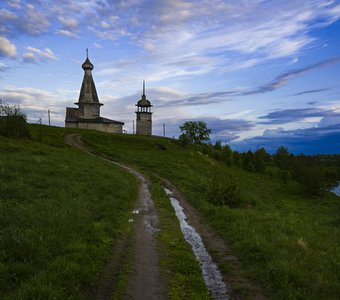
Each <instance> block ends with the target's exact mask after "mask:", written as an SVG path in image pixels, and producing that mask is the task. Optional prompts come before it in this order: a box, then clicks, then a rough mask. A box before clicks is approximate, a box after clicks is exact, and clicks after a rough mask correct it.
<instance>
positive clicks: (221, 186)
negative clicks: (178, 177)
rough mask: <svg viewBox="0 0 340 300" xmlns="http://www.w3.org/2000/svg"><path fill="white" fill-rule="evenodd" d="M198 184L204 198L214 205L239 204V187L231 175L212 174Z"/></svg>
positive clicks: (234, 205) (231, 205)
mask: <svg viewBox="0 0 340 300" xmlns="http://www.w3.org/2000/svg"><path fill="white" fill-rule="evenodd" d="M200 186H201V190H202V193H203V194H204V196H205V199H206V200H207V201H208V202H210V203H211V204H213V205H215V206H223V205H228V206H230V207H238V206H240V204H241V200H240V187H239V184H238V182H237V180H236V179H235V178H234V177H232V176H226V175H222V174H214V176H212V177H210V178H209V179H206V181H205V182H204V183H203V184H201V185H200Z"/></svg>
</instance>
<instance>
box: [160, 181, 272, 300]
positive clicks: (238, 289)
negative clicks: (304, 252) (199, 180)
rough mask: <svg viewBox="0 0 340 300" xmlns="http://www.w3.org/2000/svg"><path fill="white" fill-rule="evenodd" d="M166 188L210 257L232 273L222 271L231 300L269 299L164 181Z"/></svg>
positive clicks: (176, 191) (192, 209) (220, 240)
mask: <svg viewBox="0 0 340 300" xmlns="http://www.w3.org/2000/svg"><path fill="white" fill-rule="evenodd" d="M163 182H164V183H163V184H164V186H165V187H166V188H168V189H169V190H171V191H172V193H173V195H174V196H175V197H176V199H177V200H178V201H179V202H180V204H181V206H182V207H183V209H184V212H185V215H186V216H187V222H188V223H189V224H190V225H191V226H193V227H194V228H195V229H196V230H197V232H198V233H199V234H200V236H201V237H202V239H203V242H204V245H205V247H206V248H207V250H208V252H209V253H210V255H211V256H212V257H213V259H214V261H215V262H216V263H217V264H218V265H220V266H221V265H224V266H227V267H228V269H229V270H230V272H229V271H228V273H226V272H223V268H221V267H220V271H221V272H222V275H223V280H224V282H225V283H226V284H227V286H228V296H229V299H230V300H266V299H268V298H267V297H266V296H265V295H264V293H263V292H262V290H261V288H260V287H259V286H257V285H256V284H254V283H252V282H250V281H249V280H247V279H246V278H245V276H244V275H243V274H244V271H243V269H242V265H241V263H240V262H239V260H238V258H237V257H236V256H234V255H233V254H232V253H231V251H230V248H229V247H228V245H227V244H226V243H225V242H224V241H223V240H222V239H221V238H220V237H219V236H217V234H216V233H215V232H214V231H213V230H212V229H211V228H210V227H209V226H208V225H206V224H205V223H203V222H202V218H201V217H200V215H199V212H198V211H197V210H196V209H195V208H194V207H193V206H191V205H190V204H189V203H188V202H186V201H185V199H184V198H183V196H182V195H181V194H180V193H179V191H178V190H177V189H176V188H175V187H174V186H173V185H172V184H171V183H170V182H169V181H167V180H163Z"/></svg>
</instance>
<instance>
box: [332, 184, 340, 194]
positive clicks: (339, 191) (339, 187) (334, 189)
mask: <svg viewBox="0 0 340 300" xmlns="http://www.w3.org/2000/svg"><path fill="white" fill-rule="evenodd" d="M330 191H331V192H332V193H334V194H336V195H337V196H340V181H339V182H338V185H337V186H335V187H332V188H331V189H330Z"/></svg>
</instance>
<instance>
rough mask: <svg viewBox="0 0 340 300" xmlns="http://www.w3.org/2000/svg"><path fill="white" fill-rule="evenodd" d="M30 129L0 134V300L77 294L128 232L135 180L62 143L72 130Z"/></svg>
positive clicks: (88, 283) (90, 281) (93, 280)
mask: <svg viewBox="0 0 340 300" xmlns="http://www.w3.org/2000/svg"><path fill="white" fill-rule="evenodd" d="M30 130H31V131H32V139H9V138H3V137H0V191H1V193H0V295H1V297H0V298H1V299H81V298H82V297H83V291H84V288H85V287H87V286H91V285H93V284H94V283H95V281H96V279H97V277H98V274H99V273H100V272H101V270H102V268H103V266H104V265H105V264H106V262H107V260H108V257H109V254H110V249H111V248H112V246H113V245H114V243H115V240H116V237H117V236H118V235H119V234H124V233H127V232H128V231H129V225H128V223H127V220H128V218H129V213H130V211H131V208H132V207H133V203H134V201H135V199H136V197H137V190H138V183H137V180H136V179H135V178H134V177H133V176H132V175H130V174H129V173H127V172H125V171H123V170H121V169H119V168H118V167H115V166H113V165H111V164H108V163H106V162H104V161H101V160H98V159H96V158H94V157H91V156H88V155H87V154H85V153H82V152H81V151H79V150H76V149H73V148H71V147H69V146H67V145H65V144H64V142H63V137H64V135H65V134H66V133H68V132H70V131H69V130H65V129H61V128H53V127H51V128H49V127H46V126H31V127H30ZM73 131H74V130H73Z"/></svg>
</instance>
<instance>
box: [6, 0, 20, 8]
mask: <svg viewBox="0 0 340 300" xmlns="http://www.w3.org/2000/svg"><path fill="white" fill-rule="evenodd" d="M7 3H8V5H9V6H10V7H13V8H16V9H20V8H21V2H20V0H9V1H7Z"/></svg>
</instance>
